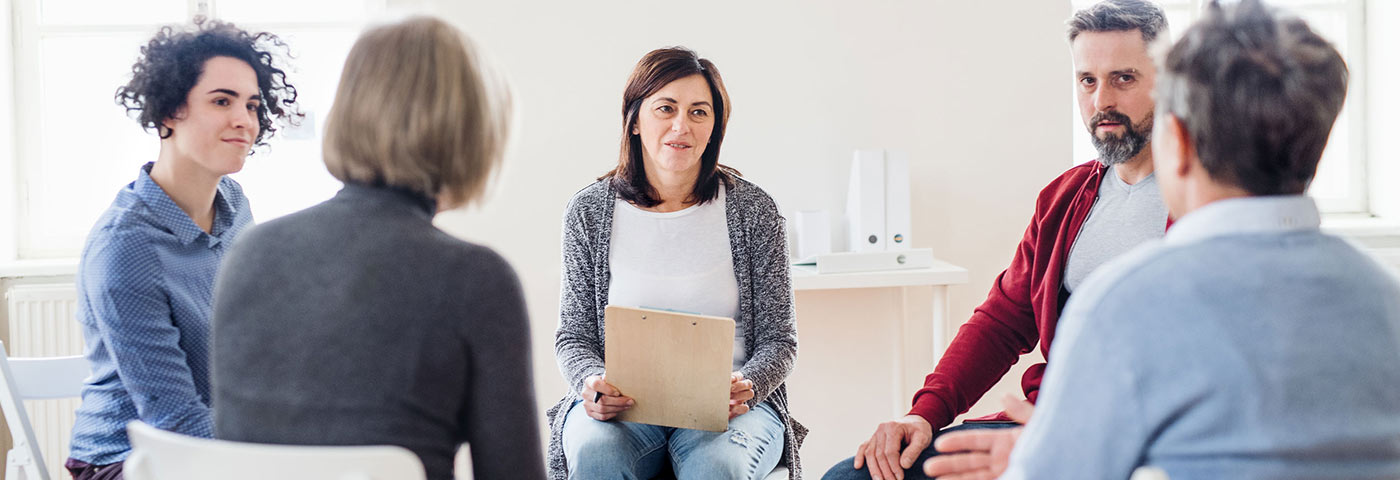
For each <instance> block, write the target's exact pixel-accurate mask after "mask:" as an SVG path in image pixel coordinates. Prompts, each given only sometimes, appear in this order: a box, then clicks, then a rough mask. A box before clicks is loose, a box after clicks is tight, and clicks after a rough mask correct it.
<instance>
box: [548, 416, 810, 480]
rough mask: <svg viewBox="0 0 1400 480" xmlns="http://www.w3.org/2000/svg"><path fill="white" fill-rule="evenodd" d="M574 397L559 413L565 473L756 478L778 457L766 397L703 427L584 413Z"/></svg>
mask: <svg viewBox="0 0 1400 480" xmlns="http://www.w3.org/2000/svg"><path fill="white" fill-rule="evenodd" d="M580 403H583V401H582V400H578V401H575V402H574V404H573V406H571V407H569V413H568V414H567V415H568V416H566V417H565V418H564V458H565V460H566V461H567V462H568V465H569V478H570V479H580V480H594V479H614V478H621V479H627V480H645V479H649V478H652V477H655V476H657V475H660V474H661V473H662V472H665V471H666V466H667V460H669V461H670V466H671V468H672V469H673V470H674V472H675V474H676V479H677V480H690V479H743V480H752V479H761V478H763V477H764V476H766V475H768V473H769V472H771V471H773V468H774V467H776V466H778V461H780V460H782V458H783V444H784V437H783V431H784V426H783V422H782V420H781V419H779V418H778V413H777V412H776V411H774V410H773V407H772V406H770V405H768V404H767V403H760V404H758V407H756V408H754V409H753V410H750V411H749V413H745V414H743V415H740V416H738V417H735V418H734V419H733V420H730V421H729V430H728V431H724V432H707V431H704V430H691V429H686V428H672V427H658V426H656V425H647V424H642V423H632V422H623V421H618V420H609V421H606V422H600V421H597V420H594V419H593V418H591V417H589V416H588V413H587V412H585V411H584V409H583V407H580V406H579V404H580Z"/></svg>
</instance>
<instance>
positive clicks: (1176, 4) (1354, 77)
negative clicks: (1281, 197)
mask: <svg viewBox="0 0 1400 480" xmlns="http://www.w3.org/2000/svg"><path fill="white" fill-rule="evenodd" d="M1096 1H1097V0H1073V1H1072V4H1073V6H1074V8H1075V9H1079V8H1084V7H1088V6H1090V5H1093V4H1094V3H1096ZM1207 3H1208V1H1207V0H1160V1H1159V4H1160V5H1161V6H1162V9H1163V10H1165V11H1166V14H1167V22H1168V23H1169V25H1170V29H1171V33H1172V36H1173V39H1177V38H1180V36H1181V34H1182V33H1183V32H1185V31H1186V29H1187V27H1189V26H1190V25H1191V23H1192V22H1194V21H1196V19H1198V18H1200V16H1201V13H1202V12H1203V11H1204V6H1205V5H1206V4H1207ZM1266 3H1268V4H1270V5H1273V6H1275V7H1278V8H1281V9H1283V10H1287V11H1290V12H1292V13H1294V14H1296V15H1298V16H1300V17H1302V18H1303V19H1304V20H1306V21H1307V22H1308V25H1310V26H1311V27H1312V28H1313V30H1314V31H1316V32H1318V33H1319V34H1320V35H1322V36H1323V37H1325V38H1327V39H1328V40H1329V41H1331V42H1332V43H1333V45H1335V46H1336V47H1337V50H1338V51H1340V52H1341V54H1342V57H1343V58H1345V59H1346V61H1347V66H1348V67H1349V68H1350V70H1351V78H1350V84H1349V86H1348V91H1347V100H1346V105H1345V106H1344V107H1343V108H1342V112H1341V115H1340V116H1339V118H1338V119H1337V123H1336V125H1335V126H1334V127H1333V128H1332V137H1331V139H1330V141H1329V143H1328V144H1327V149H1326V150H1325V151H1324V152H1323V154H1322V161H1321V163H1319V165H1318V172H1317V177H1316V178H1315V179H1314V180H1313V183H1312V186H1311V187H1310V188H1309V190H1308V193H1309V194H1310V195H1312V196H1313V198H1314V199H1316V200H1317V203H1318V208H1319V209H1321V210H1322V211H1323V212H1325V213H1328V214H1333V215H1353V216H1370V215H1371V214H1372V213H1373V212H1374V211H1375V210H1376V208H1375V207H1376V206H1375V205H1373V203H1374V202H1373V201H1372V200H1373V194H1372V192H1371V191H1370V190H1371V188H1370V185H1371V184H1373V179H1370V178H1369V177H1368V172H1369V171H1370V170H1372V168H1369V167H1371V162H1372V159H1371V158H1370V157H1372V156H1373V154H1374V153H1375V152H1371V151H1370V150H1371V149H1368V146H1367V137H1366V134H1367V129H1366V126H1367V121H1366V114H1367V110H1368V108H1378V107H1376V106H1375V105H1374V104H1372V103H1368V101H1367V100H1368V99H1367V95H1366V93H1367V90H1366V85H1367V83H1368V82H1367V79H1368V78H1370V77H1368V76H1367V73H1368V72H1367V66H1368V63H1369V62H1368V58H1374V57H1368V52H1367V51H1366V46H1367V36H1366V35H1367V32H1366V29H1367V26H1368V22H1367V18H1368V16H1367V13H1368V12H1367V7H1368V6H1369V5H1368V3H1372V4H1377V3H1382V2H1377V1H1376V0H1370V1H1369V2H1368V0H1267V1H1266ZM1373 25H1374V24H1373ZM1071 98H1072V99H1073V97H1071ZM1075 105H1076V106H1075V107H1074V109H1073V110H1072V111H1073V114H1074V119H1073V120H1074V123H1073V131H1074V160H1073V162H1074V163H1076V164H1077V163H1082V162H1084V161H1086V160H1088V159H1091V158H1095V157H1097V156H1098V154H1097V153H1096V152H1095V151H1094V146H1093V144H1092V143H1091V142H1090V140H1089V133H1088V131H1087V130H1085V128H1084V124H1083V121H1082V120H1081V119H1080V117H1079V112H1078V106H1077V105H1078V104H1077V102H1076V103H1075Z"/></svg>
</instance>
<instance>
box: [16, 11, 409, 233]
mask: <svg viewBox="0 0 1400 480" xmlns="http://www.w3.org/2000/svg"><path fill="white" fill-rule="evenodd" d="M10 1H12V2H13V3H14V10H13V12H14V14H13V15H14V17H13V22H12V28H13V29H14V36H13V38H14V39H15V42H14V44H13V45H12V46H11V47H12V50H11V51H12V52H13V65H12V72H13V83H14V92H15V95H14V98H15V99H16V102H15V105H14V108H13V113H14V116H13V118H14V119H15V121H14V130H13V131H14V139H15V144H14V155H13V157H14V160H13V162H12V163H11V164H8V165H7V164H6V163H7V162H10V161H9V160H8V159H5V158H0V166H2V167H6V168H7V169H8V171H9V172H10V173H11V174H12V175H13V177H14V178H13V181H12V182H6V187H7V188H0V192H3V195H9V196H12V197H11V198H7V199H5V201H0V207H4V206H6V205H7V204H8V205H10V206H12V207H11V210H12V211H13V218H12V220H11V221H12V222H13V223H9V222H7V223H6V225H7V226H8V225H17V226H18V228H16V229H14V230H10V229H9V228H5V229H4V230H5V234H6V235H10V236H12V238H8V239H6V240H5V241H3V242H0V244H4V243H6V242H8V243H9V244H10V245H11V248H8V249H7V250H9V255H7V256H8V257H10V258H12V259H23V260H27V259H46V258H71V257H76V256H77V255H78V254H79V253H80V251H81V249H82V245H83V241H84V239H85V238H86V236H87V233H88V230H89V229H91V228H92V225H93V224H94V223H95V222H96V220H97V218H98V216H99V215H100V214H101V213H102V211H103V210H104V209H106V207H107V206H108V205H109V204H110V203H111V200H112V198H113V197H114V196H115V195H116V193H117V191H118V190H119V189H120V188H121V187H122V186H124V185H126V184H127V183H129V182H131V181H132V180H133V179H135V178H136V174H137V168H139V167H140V166H141V165H143V164H145V163H146V162H150V161H153V160H155V159H156V156H157V154H158V153H159V141H158V140H157V137H156V135H155V134H154V133H152V132H147V131H144V130H142V129H141V128H140V126H139V125H137V124H136V122H135V121H134V120H132V119H131V118H129V117H128V116H127V115H126V112H125V111H124V109H122V108H120V107H118V106H117V105H116V104H115V102H114V101H113V95H114V93H115V91H116V89H117V87H118V86H121V85H123V84H125V83H126V81H127V80H128V79H129V78H130V69H131V65H132V63H134V62H135V60H136V58H137V56H138V55H139V52H140V48H141V46H142V45H144V44H145V42H146V41H148V40H149V39H150V38H151V36H152V35H153V34H154V32H155V31H156V29H157V28H159V27H160V26H162V25H167V24H182V23H188V20H189V19H190V18H193V17H194V16H195V15H205V16H208V17H210V18H217V19H220V20H225V21H230V22H234V23H236V24H238V25H239V26H240V27H243V28H245V29H248V30H252V31H270V32H273V33H276V34H277V35H278V36H280V37H281V38H282V39H283V40H284V41H286V43H287V44H288V45H289V47H290V49H291V53H292V55H293V58H292V59H291V60H290V61H289V62H288V63H289V64H290V65H291V69H290V70H289V71H288V77H289V79H288V80H289V82H291V83H293V84H294V85H296V87H297V91H298V94H299V95H298V103H300V104H301V109H302V111H303V112H305V113H306V119H305V121H304V122H303V123H302V125H301V126H300V127H295V128H293V127H287V126H282V127H280V128H279V129H278V132H277V134H276V136H275V137H273V138H272V139H271V140H270V141H269V142H268V143H269V145H268V146H266V147H261V148H259V149H258V150H257V153H255V154H254V155H253V156H252V157H251V158H250V159H249V161H248V163H247V164H246V166H245V167H244V170H243V171H242V172H240V173H238V174H235V175H234V176H233V177H234V178H235V179H237V180H238V181H239V182H240V183H242V184H243V187H244V189H245V191H246V192H247V193H248V196H249V199H250V201H251V203H252V206H253V212H254V215H255V218H256V219H257V220H258V221H266V220H268V219H270V218H274V217H277V216H280V215H284V214H286V213H290V212H292V211H295V210H298V209H301V208H305V207H307V206H310V205H312V204H315V203H317V202H320V201H322V200H324V199H326V198H329V197H330V196H331V195H333V194H334V193H335V191H336V190H338V189H339V187H340V184H339V182H337V181H336V180H335V179H334V178H333V177H331V176H330V175H329V174H328V173H326V170H325V168H324V166H323V165H322V163H321V155H320V147H321V142H320V134H321V119H322V118H324V117H325V114H326V113H327V111H328V109H329V107H330V104H331V101H332V99H333V98H334V95H335V87H336V84H337V83H338V81H339V75H340V69H341V66H342V64H343V63H344V59H345V56H346V54H347V53H348V52H349V49H350V46H351V45H352V44H353V42H354V40H355V38H356V37H357V36H358V34H359V32H360V29H361V28H362V26H363V24H364V22H365V21H366V20H367V19H369V18H371V17H372V16H373V15H374V14H377V13H379V12H381V11H382V10H383V9H384V0H316V1H311V0H298V1H295V2H286V1H277V0H140V1H122V2H112V1H107V0H10ZM4 3H9V2H4ZM5 156H6V157H8V156H9V155H5ZM0 180H5V178H4V176H3V175H0ZM9 185H15V186H17V187H18V188H14V189H11V188H8V186H9ZM3 220H4V218H3V217H2V216H0V221H3ZM12 232H13V233H12ZM0 253H5V252H4V250H0ZM3 260H5V258H0V261H3Z"/></svg>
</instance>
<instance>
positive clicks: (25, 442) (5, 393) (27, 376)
mask: <svg viewBox="0 0 1400 480" xmlns="http://www.w3.org/2000/svg"><path fill="white" fill-rule="evenodd" d="M89 371H90V370H89V368H88V362H87V359H85V358H83V357H81V356H74V357H44V358H9V354H8V353H6V351H5V344H4V343H3V342H0V410H4V412H5V423H7V424H9V426H10V437H11V438H13V439H14V442H15V447H14V448H12V449H10V453H9V455H7V456H6V461H5V480H51V479H52V478H53V477H51V476H49V471H48V467H46V466H45V465H44V456H43V454H42V453H41V452H39V442H38V440H36V439H35V438H34V426H33V424H31V423H30V422H29V413H27V412H26V411H25V410H24V401H25V400H47V399H56V398H71V397H77V396H78V395H81V394H82V391H83V380H84V379H86V378H87V376H88V372H89ZM49 453H50V454H54V453H59V452H49ZM62 453H64V454H66V453H67V452H62Z"/></svg>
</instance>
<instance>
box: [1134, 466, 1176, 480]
mask: <svg viewBox="0 0 1400 480" xmlns="http://www.w3.org/2000/svg"><path fill="white" fill-rule="evenodd" d="M1128 480H1171V479H1170V478H1168V477H1167V472H1166V471H1165V470H1162V469H1160V468H1157V467H1138V468H1137V470H1133V476H1132V477H1131V478H1129V479H1128Z"/></svg>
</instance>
